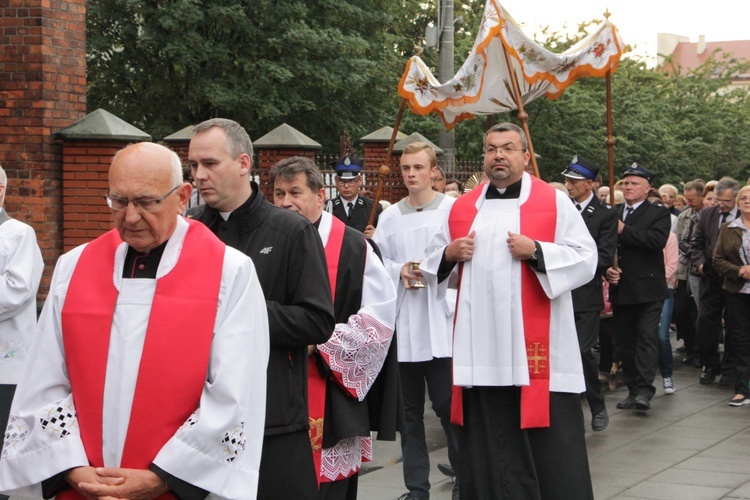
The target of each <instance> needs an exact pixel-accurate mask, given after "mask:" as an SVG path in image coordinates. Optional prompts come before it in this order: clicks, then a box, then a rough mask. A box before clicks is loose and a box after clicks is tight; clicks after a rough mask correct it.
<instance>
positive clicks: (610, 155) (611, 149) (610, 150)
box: [604, 70, 615, 206]
mask: <svg viewBox="0 0 750 500" xmlns="http://www.w3.org/2000/svg"><path fill="white" fill-rule="evenodd" d="M606 82H607V140H606V141H604V142H605V144H606V145H607V166H608V169H609V170H608V173H609V204H610V205H612V206H614V205H615V136H614V133H613V131H612V70H608V71H607V79H606Z"/></svg>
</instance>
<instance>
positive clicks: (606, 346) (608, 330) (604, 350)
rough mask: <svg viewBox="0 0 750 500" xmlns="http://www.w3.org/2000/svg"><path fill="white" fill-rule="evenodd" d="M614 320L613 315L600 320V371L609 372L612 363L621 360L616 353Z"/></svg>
mask: <svg viewBox="0 0 750 500" xmlns="http://www.w3.org/2000/svg"><path fill="white" fill-rule="evenodd" d="M614 330H615V326H614V321H613V319H612V316H609V317H608V318H601V319H600V320H599V371H600V372H604V373H609V371H610V370H611V369H612V363H614V362H616V361H620V357H619V356H615V353H614Z"/></svg>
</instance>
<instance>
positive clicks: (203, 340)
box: [58, 220, 225, 498]
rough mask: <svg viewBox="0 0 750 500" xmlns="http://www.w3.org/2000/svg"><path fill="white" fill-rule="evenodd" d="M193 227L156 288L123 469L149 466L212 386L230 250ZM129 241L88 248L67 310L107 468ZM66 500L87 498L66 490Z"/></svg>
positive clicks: (83, 395)
mask: <svg viewBox="0 0 750 500" xmlns="http://www.w3.org/2000/svg"><path fill="white" fill-rule="evenodd" d="M187 222H188V224H189V225H190V226H189V228H188V231H187V234H186V236H185V240H184V242H183V245H182V249H181V251H180V257H179V260H178V261H177V265H176V266H175V267H174V269H172V270H171V271H170V272H169V273H168V274H167V275H166V276H164V277H162V278H160V279H159V280H158V281H157V284H156V292H155V294H154V298H153V303H152V307H151V314H150V316H149V322H148V328H147V330H146V338H145V341H144V345H143V353H142V356H141V363H140V366H139V369H138V377H137V380H136V386H135V394H134V397H133V408H132V411H131V414H130V423H129V425H128V432H127V435H126V438H125V446H124V450H123V455H122V463H121V467H125V468H134V469H148V467H149V466H150V465H151V463H152V462H153V460H154V458H156V455H157V453H158V452H159V450H160V449H161V448H162V447H163V446H164V445H165V444H166V442H167V441H169V439H170V438H171V437H172V436H173V435H174V434H175V432H177V430H178V429H179V428H180V426H181V425H182V424H183V423H184V422H185V421H186V420H187V419H188V417H189V416H190V415H191V414H192V413H193V412H194V411H195V410H196V408H198V405H199V402H200V397H201V393H202V391H203V386H204V384H205V383H206V374H207V372H208V361H209V356H210V351H211V341H212V338H213V330H214V323H215V321H216V310H217V305H218V298H219V285H220V283H221V274H222V266H223V262H224V251H225V246H224V244H223V243H221V242H220V241H219V240H218V238H216V237H215V236H214V235H213V233H211V231H210V230H208V229H207V228H206V227H205V226H204V225H203V224H201V223H199V222H194V221H191V220H188V221H187ZM121 243H122V240H121V239H120V236H119V234H118V233H117V231H116V230H112V231H109V232H107V233H106V234H104V235H103V236H101V237H99V238H97V239H95V240H94V241H92V242H91V243H89V244H88V245H87V246H86V248H84V250H83V252H82V253H81V257H80V258H79V260H78V263H77V264H76V268H75V270H74V271H73V276H72V277H71V280H70V285H69V287H68V292H67V296H66V300H65V303H64V305H63V310H62V331H63V344H64V348H65V357H66V360H67V368H68V373H69V377H70V385H71V390H72V393H73V401H74V403H75V406H76V412H77V414H78V425H79V427H80V429H81V440H82V441H83V445H84V448H85V449H86V456H87V457H88V459H89V462H90V463H91V465H92V466H95V467H102V466H103V465H104V463H103V459H102V411H103V398H104V381H105V376H106V372H107V355H108V352H109V339H110V335H111V331H112V319H113V314H114V310H115V305H116V302H117V296H118V293H119V292H118V290H117V289H116V288H115V286H114V282H113V277H114V265H115V250H116V249H117V247H118V246H119V245H120V244H121ZM196 264H199V265H196ZM68 299H70V300H68ZM168 497H171V495H168ZM58 498H80V497H79V495H78V494H77V493H76V492H75V491H74V490H66V491H65V492H63V493H61V494H60V495H58Z"/></svg>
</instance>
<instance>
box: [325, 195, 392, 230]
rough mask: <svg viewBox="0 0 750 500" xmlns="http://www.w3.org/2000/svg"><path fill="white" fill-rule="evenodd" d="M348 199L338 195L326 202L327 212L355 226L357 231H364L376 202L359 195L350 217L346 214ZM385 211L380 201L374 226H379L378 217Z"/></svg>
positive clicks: (350, 225)
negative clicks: (345, 206) (345, 205)
mask: <svg viewBox="0 0 750 500" xmlns="http://www.w3.org/2000/svg"><path fill="white" fill-rule="evenodd" d="M345 203H346V201H345V200H344V199H343V198H341V196H337V197H335V198H333V199H331V200H328V203H326V212H328V213H331V214H333V215H334V216H336V217H338V218H339V219H340V220H341V221H342V222H343V223H344V224H346V225H347V226H349V227H353V228H354V229H356V230H357V231H361V232H364V231H365V229H366V228H367V221H369V220H370V212H372V206H373V204H374V203H375V202H374V201H373V200H371V199H370V198H365V197H364V196H358V197H357V203H356V204H355V205H354V206H353V207H352V214H351V216H350V217H347V216H346V209H345V208H344V204H345ZM382 211H383V207H381V206H380V203H378V208H377V209H376V212H375V220H374V221H373V223H372V225H373V227H378V217H380V213H381V212H382Z"/></svg>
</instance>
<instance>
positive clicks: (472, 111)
mask: <svg viewBox="0 0 750 500" xmlns="http://www.w3.org/2000/svg"><path fill="white" fill-rule="evenodd" d="M503 48H505V50H507V52H508V55H509V56H510V57H509V60H510V61H511V66H512V69H511V70H512V71H513V72H515V74H516V75H518V83H519V86H520V90H521V95H522V99H523V104H527V103H529V102H531V101H533V100H534V99H536V98H537V97H541V96H547V97H549V98H551V99H556V98H558V97H560V96H561V95H562V93H563V91H564V90H565V89H566V88H567V87H568V86H569V85H571V84H572V83H574V82H575V81H576V80H577V79H578V78H580V77H586V76H593V77H603V76H605V75H606V74H607V71H609V70H611V71H612V73H614V72H615V70H616V69H617V65H618V64H619V62H620V57H621V56H622V54H623V53H624V52H625V44H624V43H623V41H622V37H621V36H620V33H619V31H618V30H617V28H616V27H615V25H614V24H612V23H610V22H609V21H605V22H604V23H602V24H601V25H600V26H599V28H598V29H597V30H596V31H595V32H594V33H591V34H590V35H589V36H587V37H586V38H585V39H583V40H581V41H580V42H579V43H577V44H576V45H575V46H574V47H571V48H570V49H568V50H567V51H565V52H563V53H561V54H556V53H554V52H551V51H549V50H547V49H545V48H544V47H542V46H541V45H539V44H538V43H536V42H535V41H534V40H533V39H532V38H530V37H529V36H527V35H526V34H525V33H524V32H523V31H521V28H520V26H519V25H518V23H516V21H515V20H513V18H512V17H511V16H510V14H508V11H506V10H505V9H504V8H503V7H502V5H500V3H499V2H497V1H496V0H487V3H486V4H485V8H484V15H483V16H482V24H481V26H480V28H479V32H478V34H477V37H476V40H475V41H474V46H473V48H472V50H471V52H470V53H469V56H468V57H467V58H466V61H465V62H464V63H463V65H462V66H461V68H460V69H459V70H458V72H457V73H456V74H455V76H454V77H453V78H451V79H450V80H449V81H447V82H445V83H442V84H441V83H440V82H439V81H438V80H437V78H435V77H434V76H433V74H432V72H431V71H430V69H429V68H428V67H427V65H426V64H425V63H424V61H422V59H421V58H420V57H419V56H414V57H412V58H411V59H410V60H409V62H408V63H407V65H406V69H405V70H404V74H403V76H402V77H401V82H400V84H399V89H398V92H399V95H400V96H401V97H403V98H404V99H406V101H407V103H408V104H409V108H410V109H411V110H412V111H413V112H414V113H417V114H420V115H426V114H429V113H431V112H435V113H437V114H438V115H439V116H440V117H441V119H442V120H443V123H444V124H445V127H446V128H447V129H448V130H450V129H452V128H453V127H455V126H456V123H457V122H459V121H461V120H464V119H468V118H471V117H473V116H474V115H493V114H497V113H505V112H508V111H511V110H513V109H516V108H517V105H516V101H515V97H514V93H513V84H512V81H511V72H510V71H511V70H509V68H508V65H507V62H506V58H505V54H504V51H503Z"/></svg>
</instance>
